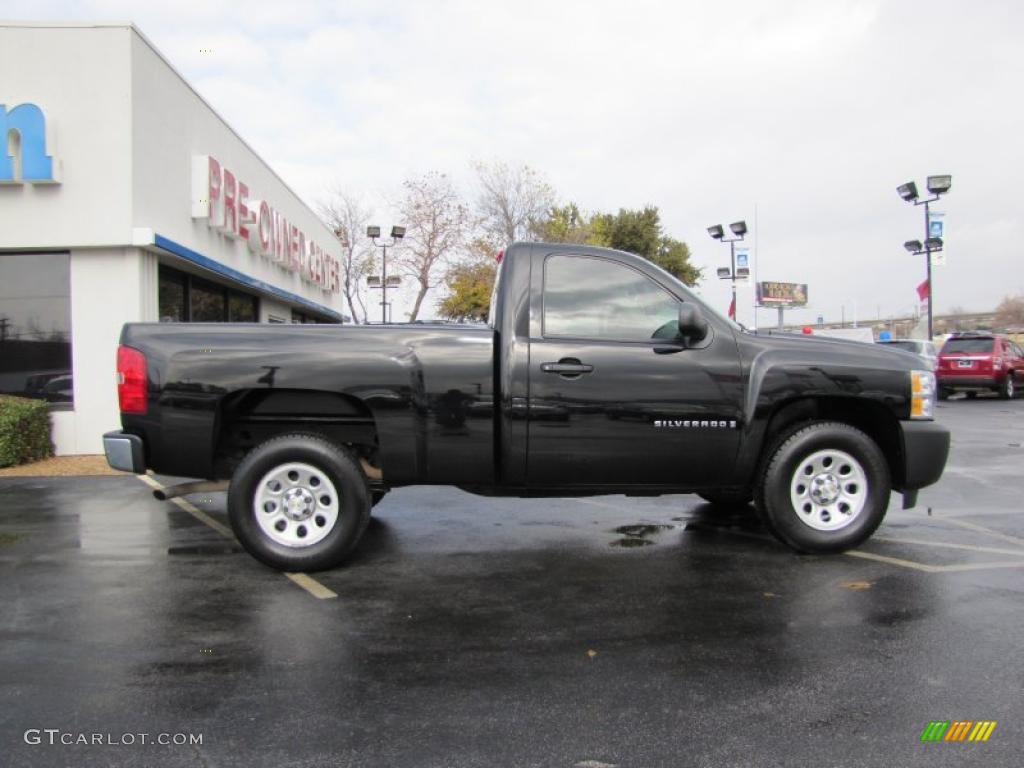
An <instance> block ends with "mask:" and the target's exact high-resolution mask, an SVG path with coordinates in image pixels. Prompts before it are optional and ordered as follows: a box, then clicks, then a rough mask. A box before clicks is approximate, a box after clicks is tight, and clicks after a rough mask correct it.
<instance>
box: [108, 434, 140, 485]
mask: <svg viewBox="0 0 1024 768" xmlns="http://www.w3.org/2000/svg"><path fill="white" fill-rule="evenodd" d="M103 453H104V454H106V457H107V464H109V465H110V466H111V467H113V468H114V469H120V470H121V471H122V472H134V473H135V474H137V475H143V474H145V473H146V459H145V453H144V451H143V450H142V438H141V437H139V436H138V435H129V434H127V433H125V432H120V431H118V432H107V434H105V435H104V436H103Z"/></svg>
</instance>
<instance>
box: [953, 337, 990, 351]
mask: <svg viewBox="0 0 1024 768" xmlns="http://www.w3.org/2000/svg"><path fill="white" fill-rule="evenodd" d="M993 341H994V339H950V340H949V341H947V342H946V343H945V344H944V345H943V347H942V353H943V354H948V353H950V352H991V351H992V342H993Z"/></svg>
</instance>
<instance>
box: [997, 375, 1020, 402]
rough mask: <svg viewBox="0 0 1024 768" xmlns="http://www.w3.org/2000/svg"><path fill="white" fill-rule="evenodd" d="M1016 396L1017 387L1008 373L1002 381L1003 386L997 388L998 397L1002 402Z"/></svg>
mask: <svg viewBox="0 0 1024 768" xmlns="http://www.w3.org/2000/svg"><path fill="white" fill-rule="evenodd" d="M1016 394H1017V386H1016V383H1015V382H1014V380H1013V373H1012V372H1008V373H1007V374H1006V378H1005V379H1004V380H1003V386H1001V387H1000V388H999V396H1000V397H1001V398H1003V400H1013V398H1014V397H1015V396H1016Z"/></svg>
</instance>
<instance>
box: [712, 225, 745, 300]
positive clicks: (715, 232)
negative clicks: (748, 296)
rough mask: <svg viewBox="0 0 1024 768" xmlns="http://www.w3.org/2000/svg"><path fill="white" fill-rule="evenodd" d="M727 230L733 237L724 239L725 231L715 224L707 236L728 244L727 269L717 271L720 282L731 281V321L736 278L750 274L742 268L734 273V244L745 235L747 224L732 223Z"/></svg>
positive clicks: (721, 268) (722, 268)
mask: <svg viewBox="0 0 1024 768" xmlns="http://www.w3.org/2000/svg"><path fill="white" fill-rule="evenodd" d="M729 230H730V231H731V232H732V234H733V237H726V236H725V230H724V228H723V227H722V225H721V224H715V226H713V227H708V234H709V235H711V237H713V238H714V239H715V240H720V241H721V242H723V243H728V244H729V267H720V268H719V269H718V277H719V278H721V279H722V280H731V281H732V304H730V305H729V317H731V318H732V319H733V320H735V319H736V278H737V277H747V275H749V274H750V269H749V267H748V268H744V269H743V270H741V272H740V273H739V274H737V272H736V243H738V242H739V241H740V240H742V239H743V238H744V237H745V236H746V234H747V222H745V221H734V222H733V223H732V224H730V225H729Z"/></svg>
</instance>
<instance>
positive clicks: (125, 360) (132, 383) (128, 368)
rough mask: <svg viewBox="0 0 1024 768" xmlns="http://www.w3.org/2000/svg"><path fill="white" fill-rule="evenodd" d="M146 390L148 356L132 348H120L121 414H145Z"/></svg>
mask: <svg viewBox="0 0 1024 768" xmlns="http://www.w3.org/2000/svg"><path fill="white" fill-rule="evenodd" d="M146 389H147V387H146V356H145V355H144V354H142V353H141V352H139V350H137V349H132V348H131V347H126V346H124V345H122V346H120V347H118V348H117V402H118V404H119V406H120V408H121V413H145V412H146V405H147V403H146Z"/></svg>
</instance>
